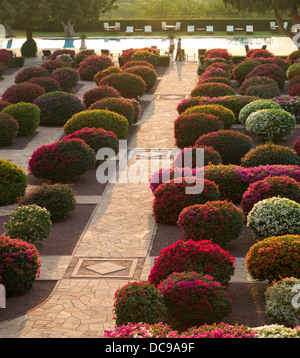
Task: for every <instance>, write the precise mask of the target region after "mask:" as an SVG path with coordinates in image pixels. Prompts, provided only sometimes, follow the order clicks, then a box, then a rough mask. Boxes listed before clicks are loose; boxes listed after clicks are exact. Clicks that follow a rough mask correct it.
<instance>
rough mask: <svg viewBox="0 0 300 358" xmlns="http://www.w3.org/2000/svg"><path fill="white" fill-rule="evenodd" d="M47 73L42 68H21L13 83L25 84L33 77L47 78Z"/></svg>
mask: <svg viewBox="0 0 300 358" xmlns="http://www.w3.org/2000/svg"><path fill="white" fill-rule="evenodd" d="M48 75H49V73H48V71H47V70H46V69H45V68H43V67H38V66H29V67H25V68H23V69H22V70H21V71H20V72H19V73H18V74H17V75H16V77H15V83H21V82H26V81H28V80H29V79H31V78H34V77H47V76H48Z"/></svg>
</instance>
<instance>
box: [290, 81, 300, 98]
mask: <svg viewBox="0 0 300 358" xmlns="http://www.w3.org/2000/svg"><path fill="white" fill-rule="evenodd" d="M299 95H300V84H299V83H298V84H295V85H294V86H293V87H292V88H291V89H290V90H289V96H299Z"/></svg>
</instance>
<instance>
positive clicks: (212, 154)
mask: <svg viewBox="0 0 300 358" xmlns="http://www.w3.org/2000/svg"><path fill="white" fill-rule="evenodd" d="M199 149H200V148H199V147H197V148H195V147H189V148H184V149H182V150H181V151H180V153H179V154H178V155H177V156H176V158H175V159H174V167H175V168H186V167H188V168H196V167H199V164H200V159H201V158H200V153H199V152H197V151H198V150H199ZM201 149H203V154H204V161H203V165H202V166H206V165H208V164H210V163H211V164H221V163H222V158H221V156H220V154H219V153H218V152H217V151H216V150H215V149H214V148H212V147H201Z"/></svg>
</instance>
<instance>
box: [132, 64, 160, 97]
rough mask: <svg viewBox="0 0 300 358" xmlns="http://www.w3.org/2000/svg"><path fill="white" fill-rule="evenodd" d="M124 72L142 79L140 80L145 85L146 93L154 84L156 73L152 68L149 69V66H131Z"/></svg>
mask: <svg viewBox="0 0 300 358" xmlns="http://www.w3.org/2000/svg"><path fill="white" fill-rule="evenodd" d="M125 72H127V73H133V74H135V75H138V76H140V77H142V79H143V80H144V81H145V83H146V91H149V90H150V89H151V88H153V87H154V85H155V83H156V79H157V73H156V72H155V70H154V69H153V68H150V67H149V66H133V67H129V68H127V69H126V70H125Z"/></svg>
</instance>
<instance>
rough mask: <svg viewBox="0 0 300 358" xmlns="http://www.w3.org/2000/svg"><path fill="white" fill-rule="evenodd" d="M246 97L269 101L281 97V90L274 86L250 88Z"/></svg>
mask: <svg viewBox="0 0 300 358" xmlns="http://www.w3.org/2000/svg"><path fill="white" fill-rule="evenodd" d="M245 95H246V96H255V97H259V98H265V99H268V98H274V97H278V96H280V90H279V89H277V88H275V87H274V86H272V85H257V86H250V87H248V88H247V89H246V92H245Z"/></svg>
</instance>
